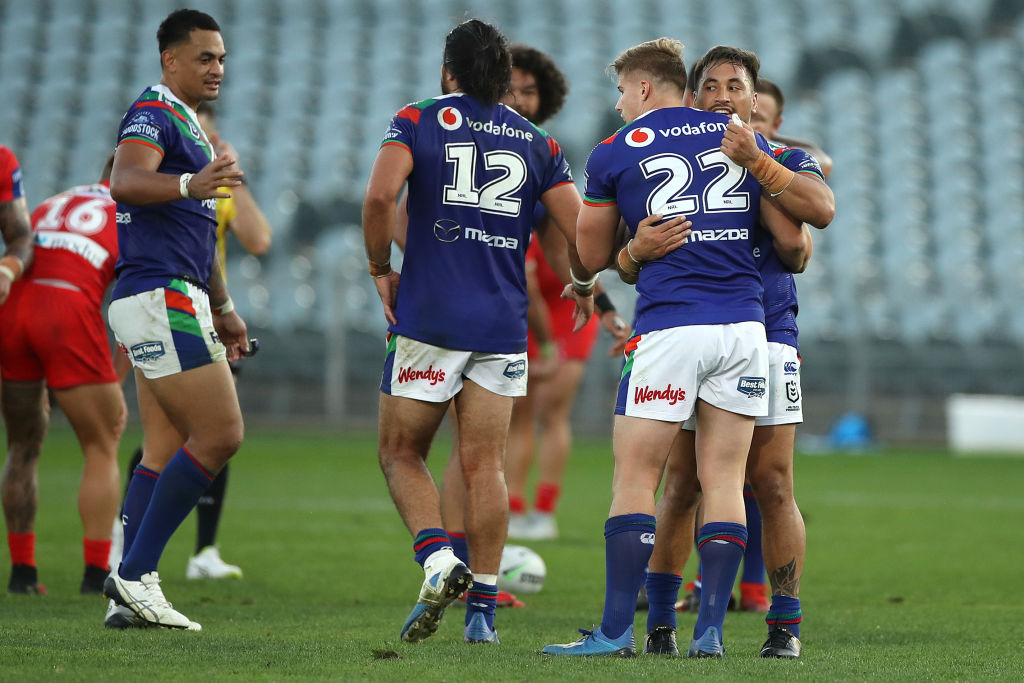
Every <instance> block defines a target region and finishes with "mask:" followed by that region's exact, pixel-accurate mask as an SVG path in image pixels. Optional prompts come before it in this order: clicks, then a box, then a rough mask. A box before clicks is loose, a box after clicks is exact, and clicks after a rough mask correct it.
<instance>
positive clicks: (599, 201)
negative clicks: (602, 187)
mask: <svg viewBox="0 0 1024 683" xmlns="http://www.w3.org/2000/svg"><path fill="white" fill-rule="evenodd" d="M583 203H584V204H586V205H587V206H616V205H617V204H618V202H617V201H616V200H614V199H605V198H604V197H591V196H590V195H587V194H585V195H583Z"/></svg>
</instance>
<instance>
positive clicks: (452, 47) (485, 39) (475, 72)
mask: <svg viewBox="0 0 1024 683" xmlns="http://www.w3.org/2000/svg"><path fill="white" fill-rule="evenodd" d="M444 67H445V69H447V70H448V73H449V74H451V76H452V77H453V78H454V79H455V80H456V81H458V83H459V90H461V91H462V92H464V93H466V94H467V95H471V96H473V97H474V98H476V99H478V100H480V101H481V102H482V103H484V104H495V103H497V102H498V100H500V99H501V98H502V97H504V95H505V93H507V92H508V89H509V83H510V81H511V80H512V55H511V54H510V53H509V49H508V41H507V40H506V39H505V36H503V35H502V34H501V32H500V31H499V30H498V29H496V28H495V27H494V26H492V25H490V24H487V23H485V22H482V21H480V20H479V19H470V20H468V21H464V22H462V23H461V24H459V25H458V26H456V27H455V28H453V29H452V30H451V31H449V32H448V35H447V36H446V37H445V39H444Z"/></svg>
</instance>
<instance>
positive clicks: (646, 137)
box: [626, 127, 654, 147]
mask: <svg viewBox="0 0 1024 683" xmlns="http://www.w3.org/2000/svg"><path fill="white" fill-rule="evenodd" d="M652 142H654V131H653V130H651V129H650V128H646V127H641V128H634V129H633V130H631V131H629V134H628V135H626V144H627V145H629V146H630V147H646V146H647V145H649V144H651V143H652Z"/></svg>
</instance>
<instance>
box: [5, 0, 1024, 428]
mask: <svg viewBox="0 0 1024 683" xmlns="http://www.w3.org/2000/svg"><path fill="white" fill-rule="evenodd" d="M179 4H180V3H175V2H167V1H164V0H106V1H101V0H34V1H33V2H23V1H22V2H19V1H16V0H0V97H2V98H3V104H2V106H0V140H2V141H3V142H4V143H5V144H7V145H9V146H10V147H12V148H13V149H14V150H15V152H16V153H17V154H18V155H19V157H20V159H21V162H22V167H23V170H24V173H25V179H26V188H27V192H28V195H29V201H30V203H31V204H32V205H35V204H37V203H38V202H40V201H42V200H43V199H45V198H46V197H47V196H49V195H51V194H53V193H55V192H57V191H60V190H62V189H64V188H65V187H67V186H69V185H72V184H77V183H81V182H88V181H91V180H93V179H94V178H95V177H96V175H97V173H98V169H99V166H100V164H101V163H102V161H103V158H104V156H105V154H106V152H108V151H109V150H110V149H111V146H112V144H113V141H114V137H115V134H116V129H117V123H118V120H119V118H120V115H121V114H122V113H123V110H124V108H125V107H126V106H127V105H128V103H130V102H131V101H132V100H133V99H134V98H135V97H136V96H137V95H138V93H139V92H140V91H141V90H142V89H143V88H144V87H145V86H147V85H150V84H153V83H155V82H157V81H158V79H159V59H158V54H157V48H156V41H155V32H156V27H157V25H158V24H159V22H160V21H161V19H162V18H163V17H164V16H166V14H167V13H168V12H169V11H170V10H172V9H174V8H175V7H176V6H177V5H179ZM193 6H195V7H197V8H199V9H203V10H205V11H208V12H210V13H211V14H212V15H213V16H214V17H215V18H216V19H217V20H218V21H219V22H220V24H221V25H222V27H223V33H224V37H225V41H226V45H227V48H228V51H229V61H228V71H227V74H226V78H225V81H224V86H223V95H222V97H221V99H220V102H219V104H218V107H219V110H220V124H219V126H220V129H221V131H222V134H223V135H224V137H225V138H227V139H229V140H230V141H231V142H232V143H233V144H234V145H235V147H236V148H237V150H238V152H239V155H240V157H241V159H242V162H243V165H244V167H245V168H246V170H247V173H248V176H249V178H250V181H251V187H252V189H253V192H254V193H255V195H256V197H257V198H258V200H259V201H260V202H261V204H262V206H263V207H264V209H265V210H266V212H267V214H268V217H269V218H270V220H271V222H272V224H273V226H274V229H275V243H274V247H273V249H272V252H271V254H269V255H268V256H266V257H264V258H262V259H255V258H253V257H243V256H242V255H241V254H239V251H240V250H239V249H238V248H235V249H234V250H233V254H232V255H231V257H230V264H229V280H230V282H231V285H232V291H233V293H234V298H235V300H236V302H237V303H238V308H239V310H240V311H241V312H242V314H243V315H244V316H246V318H247V320H248V321H249V323H250V326H251V327H252V328H253V329H254V331H256V333H257V334H259V335H260V336H261V338H262V340H263V349H264V350H263V352H262V354H261V355H260V356H259V357H258V358H257V359H255V360H253V361H252V362H250V363H248V364H247V365H248V367H247V369H246V378H245V382H244V385H243V390H242V396H243V402H244V403H245V404H246V408H247V410H248V411H249V412H250V414H254V415H261V416H262V417H265V418H279V419H288V420H297V419H312V420H324V419H326V420H329V421H333V422H337V423H338V424H343V425H354V424H360V423H369V422H370V421H372V419H373V416H374V414H375V409H376V392H375V389H374V387H375V386H376V382H377V381H378V379H379V368H380V364H381V358H382V350H383V347H382V345H381V342H382V335H383V332H384V329H385V326H384V321H383V316H382V315H381V313H380V309H379V303H378V301H377V297H376V294H375V292H374V290H373V287H372V283H370V281H369V279H368V278H367V277H366V276H365V269H364V263H363V255H362V239H361V234H360V232H359V228H358V223H359V201H360V197H361V193H362V191H363V188H364V186H365V182H366V178H367V175H368V172H369V168H370V165H371V163H372V160H373V158H374V156H375V154H376V150H377V145H378V141H379V139H380V136H381V134H382V133H383V131H384V129H385V128H386V126H387V123H388V120H389V118H390V116H391V115H392V114H393V113H394V112H395V111H396V110H397V109H398V108H399V107H400V106H401V105H402V104H404V103H406V102H409V101H413V100H417V99H422V98H424V97H428V96H430V95H434V94H436V92H437V90H438V86H437V83H438V69H439V62H440V53H441V49H442V40H443V36H444V34H445V33H446V32H447V30H448V29H449V28H450V27H451V26H452V25H453V24H454V23H455V22H456V21H458V20H460V19H463V18H466V17H468V16H479V17H481V18H484V19H486V20H491V21H494V22H496V23H497V24H498V25H499V26H500V27H501V28H502V29H503V31H504V32H505V33H506V34H507V35H508V37H509V38H510V39H512V40H514V41H522V42H526V43H529V44H531V45H533V46H536V47H538V48H540V49H543V50H545V51H547V52H548V53H550V54H551V55H552V56H553V57H554V58H555V60H556V61H557V62H558V64H559V65H560V66H561V67H562V68H563V70H564V71H565V72H566V74H567V76H568V78H569V81H570V84H571V88H572V90H571V93H570V96H569V99H568V102H567V104H566V106H565V109H564V110H563V111H562V113H560V114H559V115H558V116H557V117H555V118H554V119H553V120H552V121H550V122H549V123H548V124H547V126H546V128H547V129H548V130H550V131H551V132H552V133H553V134H554V135H555V136H556V137H557V138H558V139H559V141H560V142H561V143H562V144H563V147H564V148H565V149H566V153H567V156H568V158H569V160H570V162H571V163H572V164H573V166H574V168H575V169H576V170H577V174H578V176H582V173H581V172H580V171H581V170H582V167H583V164H584V162H585V160H586V155H587V153H588V152H589V150H590V148H591V147H592V145H593V144H594V143H595V142H596V141H598V140H600V139H602V138H603V137H605V136H607V135H608V134H609V133H610V132H612V131H614V130H615V129H616V128H617V127H618V126H619V125H620V121H619V119H618V117H617V115H616V114H615V112H614V111H613V109H612V107H613V106H614V103H615V99H616V93H615V89H614V84H613V82H612V81H611V80H610V79H609V77H608V76H607V75H606V74H605V72H604V68H605V66H606V65H607V64H608V63H609V62H611V61H612V60H613V59H614V57H615V56H616V54H618V52H619V51H621V50H622V49H624V48H626V47H628V46H630V45H632V44H635V43H637V42H640V41H643V40H647V39H650V38H655V37H657V36H660V35H669V36H672V37H677V38H679V39H681V40H682V41H683V42H684V43H685V44H686V46H687V62H688V63H690V62H692V61H693V60H694V59H696V58H697V57H698V56H699V55H700V54H702V53H703V51H704V50H706V49H707V48H709V47H711V46H712V45H714V44H718V43H724V44H733V45H738V46H742V47H746V48H749V49H753V50H755V51H756V52H757V53H758V54H759V55H760V57H761V60H762V74H763V75H765V76H767V77H769V78H772V79H773V80H775V81H777V82H778V83H779V84H780V85H781V86H782V88H783V90H784V91H785V92H786V94H787V104H786V111H785V123H784V124H783V127H782V133H783V134H786V135H791V136H794V137H800V138H805V139H810V140H814V141H816V142H818V143H819V144H821V145H822V146H823V147H824V148H825V149H826V150H827V151H828V152H829V153H830V154H831V155H832V157H833V159H834V162H835V171H834V173H833V175H832V177H831V180H830V184H831V186H832V188H833V190H834V192H835V194H836V198H837V206H838V213H837V217H836V220H835V221H834V223H833V224H832V225H831V226H830V227H829V228H828V230H827V231H825V232H816V233H815V235H814V237H815V255H814V259H813V260H812V263H811V266H810V267H809V269H808V271H807V273H805V274H804V275H802V276H801V277H800V278H799V280H798V286H799V289H800V295H801V312H800V318H799V320H800V327H801V346H802V352H803V357H804V361H805V366H804V371H803V381H804V394H805V412H806V414H807V418H808V425H807V426H806V428H805V429H806V430H807V431H809V432H814V431H818V432H821V431H824V430H825V429H827V428H828V425H829V424H830V423H831V422H832V420H833V419H834V418H835V417H836V416H837V415H839V414H840V413H842V412H845V411H851V410H853V411H858V412H862V413H864V414H866V415H868V416H869V418H870V419H871V420H872V421H873V422H874V424H875V426H876V429H877V431H878V433H879V434H880V435H881V436H882V437H883V438H889V439H895V440H907V439H917V440H938V439H941V438H942V436H943V417H942V399H943V397H944V396H945V395H947V394H949V393H950V392H953V391H969V392H985V393H988V392H991V393H1015V394H1021V393H1024V372H1021V371H1022V370H1024V306H1022V305H1021V302H1022V301H1024V218H1022V216H1024V87H1022V86H1024V70H1022V69H1021V68H1020V64H1021V60H1022V57H1024V50H1022V44H1024V3H1021V2H1019V0H1017V1H1015V0H972V1H971V2H966V1H957V0H898V1H893V0H849V1H846V2H838V1H833V0H825V1H822V0H779V1H778V2H773V3H762V2H756V1H755V0H690V1H689V2H678V1H677V0H632V1H631V2H618V1H615V0H504V1H503V2H501V3H494V2H485V1H483V0H474V1H467V0H424V1H422V2H415V1H414V0H351V1H341V0H339V1H330V0H281V1H279V2H270V1H266V2H263V1H257V0H251V1H250V0H213V1H207V2H197V3H193ZM236 246H237V245H236ZM607 281H608V279H607V278H606V282H607ZM613 297H614V298H615V299H616V300H617V301H618V302H619V305H620V308H621V309H623V310H628V309H629V308H630V307H631V301H632V298H631V293H630V291H629V289H628V288H626V287H624V286H614V285H613ZM602 343H603V346H602V347H601V348H599V349H598V350H597V351H596V352H595V356H594V359H593V361H592V364H591V366H592V367H591V368H590V371H589V373H588V376H587V379H586V380H585V382H586V383H585V387H584V391H583V392H581V394H580V400H579V401H578V405H577V410H576V419H577V424H578V425H580V426H581V427H583V428H588V427H589V428H593V429H602V428H605V427H606V425H607V419H606V416H607V413H608V411H609V406H610V405H611V396H612V392H613V388H614V384H615V380H616V379H617V376H618V363H617V362H616V361H609V360H607V359H605V358H604V357H603V353H602V352H603V349H604V348H605V346H606V344H607V340H606V339H602Z"/></svg>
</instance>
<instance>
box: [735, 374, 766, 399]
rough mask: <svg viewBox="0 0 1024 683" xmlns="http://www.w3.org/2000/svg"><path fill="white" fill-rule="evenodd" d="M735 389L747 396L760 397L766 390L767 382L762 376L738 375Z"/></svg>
mask: <svg viewBox="0 0 1024 683" xmlns="http://www.w3.org/2000/svg"><path fill="white" fill-rule="evenodd" d="M736 389H737V390H739V392H740V393H741V394H746V395H747V398H762V397H764V394H765V392H766V391H767V390H768V382H767V381H766V380H765V378H764V377H740V381H739V382H738V383H737V384H736Z"/></svg>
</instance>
